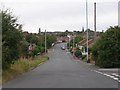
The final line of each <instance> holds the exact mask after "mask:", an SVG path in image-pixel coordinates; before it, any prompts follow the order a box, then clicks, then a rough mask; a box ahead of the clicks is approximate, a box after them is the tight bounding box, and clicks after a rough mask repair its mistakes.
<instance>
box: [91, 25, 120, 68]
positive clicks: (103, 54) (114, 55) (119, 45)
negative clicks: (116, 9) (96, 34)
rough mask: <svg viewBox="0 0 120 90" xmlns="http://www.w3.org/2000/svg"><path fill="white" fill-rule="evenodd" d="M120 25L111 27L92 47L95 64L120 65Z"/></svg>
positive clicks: (105, 66) (104, 65)
mask: <svg viewBox="0 0 120 90" xmlns="http://www.w3.org/2000/svg"><path fill="white" fill-rule="evenodd" d="M119 41H120V27H118V26H115V27H110V28H109V29H108V30H107V31H106V32H105V33H103V34H102V35H101V37H100V39H99V40H97V41H96V43H95V44H94V45H93V47H92V55H93V59H94V60H95V64H96V65H98V66H100V67H104V68H112V67H116V68H119V67H120V42H119Z"/></svg>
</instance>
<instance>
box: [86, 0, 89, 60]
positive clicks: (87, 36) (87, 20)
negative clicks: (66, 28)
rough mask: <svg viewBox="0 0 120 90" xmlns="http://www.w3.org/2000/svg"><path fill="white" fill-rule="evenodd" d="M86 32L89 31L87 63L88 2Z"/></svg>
mask: <svg viewBox="0 0 120 90" xmlns="http://www.w3.org/2000/svg"><path fill="white" fill-rule="evenodd" d="M86 30H87V62H89V60H88V2H87V0H86Z"/></svg>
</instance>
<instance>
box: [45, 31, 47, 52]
mask: <svg viewBox="0 0 120 90" xmlns="http://www.w3.org/2000/svg"><path fill="white" fill-rule="evenodd" d="M46 53H47V45H46V29H45V54H46Z"/></svg>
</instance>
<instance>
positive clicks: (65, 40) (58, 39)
mask: <svg viewBox="0 0 120 90" xmlns="http://www.w3.org/2000/svg"><path fill="white" fill-rule="evenodd" d="M68 41H69V37H66V36H65V37H57V42H68Z"/></svg>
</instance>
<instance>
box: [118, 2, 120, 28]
mask: <svg viewBox="0 0 120 90" xmlns="http://www.w3.org/2000/svg"><path fill="white" fill-rule="evenodd" d="M118 26H119V27H120V1H119V2H118Z"/></svg>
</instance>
